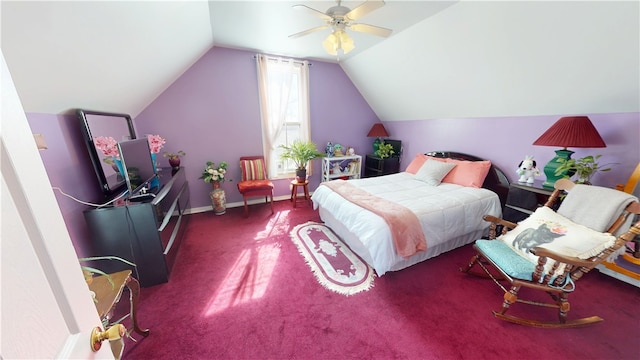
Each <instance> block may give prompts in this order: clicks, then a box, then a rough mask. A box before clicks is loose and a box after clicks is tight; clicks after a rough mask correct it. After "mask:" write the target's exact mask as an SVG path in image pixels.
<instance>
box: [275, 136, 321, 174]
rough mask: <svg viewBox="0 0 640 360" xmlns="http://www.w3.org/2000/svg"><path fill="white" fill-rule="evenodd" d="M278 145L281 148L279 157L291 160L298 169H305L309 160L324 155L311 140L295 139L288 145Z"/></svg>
mask: <svg viewBox="0 0 640 360" xmlns="http://www.w3.org/2000/svg"><path fill="white" fill-rule="evenodd" d="M279 147H280V149H282V150H283V151H282V153H281V154H280V158H281V159H283V160H291V161H293V163H294V164H295V165H296V168H297V169H298V170H306V169H307V163H308V162H309V161H311V160H313V159H317V158H320V157H322V156H324V154H323V153H321V152H319V151H318V148H317V147H316V144H314V143H313V142H311V141H301V140H295V141H294V142H293V143H291V145H289V146H286V145H280V146H279Z"/></svg>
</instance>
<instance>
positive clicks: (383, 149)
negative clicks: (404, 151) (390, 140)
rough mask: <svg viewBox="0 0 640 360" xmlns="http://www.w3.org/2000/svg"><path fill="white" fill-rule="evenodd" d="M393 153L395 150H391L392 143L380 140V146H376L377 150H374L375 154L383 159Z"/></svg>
mask: <svg viewBox="0 0 640 360" xmlns="http://www.w3.org/2000/svg"><path fill="white" fill-rule="evenodd" d="M394 153H395V151H393V145H391V144H387V143H385V142H384V141H382V142H381V143H380V146H379V147H378V151H377V152H376V155H378V157H380V158H381V159H384V158H388V157H389V156H391V155H393V154H394Z"/></svg>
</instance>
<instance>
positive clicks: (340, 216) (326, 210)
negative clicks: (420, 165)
mask: <svg viewBox="0 0 640 360" xmlns="http://www.w3.org/2000/svg"><path fill="white" fill-rule="evenodd" d="M349 182H350V183H351V184H353V185H355V186H358V187H360V188H362V189H364V190H366V191H368V192H370V193H372V194H374V195H377V196H379V197H381V198H384V199H386V200H390V201H394V202H397V203H399V204H401V205H403V206H405V207H407V208H408V209H410V210H411V211H413V212H414V213H415V214H416V215H417V216H418V219H419V220H420V224H421V226H422V230H423V232H424V234H425V238H426V240H427V251H426V252H421V253H418V254H416V255H413V256H411V257H410V258H402V257H400V256H398V255H397V253H396V251H395V248H394V246H393V240H392V237H391V233H390V231H389V227H388V226H387V223H386V222H385V221H384V219H382V218H381V217H380V216H378V215H376V214H374V213H372V212H370V211H368V210H365V209H363V208H361V207H359V206H357V205H355V204H353V203H351V202H348V201H346V200H344V198H342V197H341V196H340V195H338V194H336V193H334V192H333V191H332V190H331V189H329V188H328V187H326V186H322V185H321V186H319V187H318V189H317V190H316V191H314V193H313V196H312V197H311V198H312V200H313V204H314V208H320V216H321V218H322V220H323V221H325V223H326V224H327V225H328V226H329V227H331V229H332V230H333V231H334V232H336V233H337V234H338V235H339V236H340V237H341V238H342V239H343V240H344V241H345V242H346V243H347V244H348V245H349V247H350V248H351V249H352V250H353V251H354V252H356V253H357V254H358V255H360V256H361V257H362V258H363V259H364V260H365V261H366V262H367V263H369V264H370V265H371V266H373V267H374V269H375V270H376V272H377V274H378V276H381V275H383V274H384V273H385V272H387V271H393V270H400V269H402V268H405V267H407V266H410V265H413V264H415V263H417V262H420V261H422V260H425V259H428V258H430V257H433V256H436V255H438V254H440V253H442V252H445V251H448V250H451V249H455V248H457V247H459V246H462V245H465V244H468V243H469V242H472V241H474V240H476V239H477V238H479V237H480V236H481V235H482V234H483V233H485V232H486V229H487V228H488V227H489V223H488V222H485V221H484V220H482V216H484V215H487V214H489V215H494V216H498V217H499V216H501V214H502V212H501V207H500V200H499V198H498V195H496V194H495V193H494V192H492V191H490V190H487V189H477V188H470V187H463V186H460V185H454V184H447V183H442V184H440V185H438V186H429V185H427V184H425V183H424V182H422V181H419V180H416V179H415V178H414V175H413V174H410V173H406V172H402V173H398V174H392V175H386V176H380V177H373V178H366V179H355V180H349Z"/></svg>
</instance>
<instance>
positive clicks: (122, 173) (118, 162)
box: [113, 159, 124, 179]
mask: <svg viewBox="0 0 640 360" xmlns="http://www.w3.org/2000/svg"><path fill="white" fill-rule="evenodd" d="M113 161H115V163H116V167H118V172H119V173H120V176H122V178H123V179H124V168H123V167H122V160H120V159H113Z"/></svg>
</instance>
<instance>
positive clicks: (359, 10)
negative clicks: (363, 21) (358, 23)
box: [345, 0, 384, 20]
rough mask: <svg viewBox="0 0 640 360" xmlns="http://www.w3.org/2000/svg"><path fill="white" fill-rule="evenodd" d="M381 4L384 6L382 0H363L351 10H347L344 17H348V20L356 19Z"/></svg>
mask: <svg viewBox="0 0 640 360" xmlns="http://www.w3.org/2000/svg"><path fill="white" fill-rule="evenodd" d="M382 6H384V1H382V0H369V1H365V2H363V3H362V4H360V5H359V6H358V7H356V8H354V9H353V10H351V11H349V12H348V13H347V14H346V15H345V17H346V18H348V19H349V20H358V19H360V18H361V17H363V16H365V15H367V14H368V13H370V12H372V11H373V10H375V9H378V8H380V7H382Z"/></svg>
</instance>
